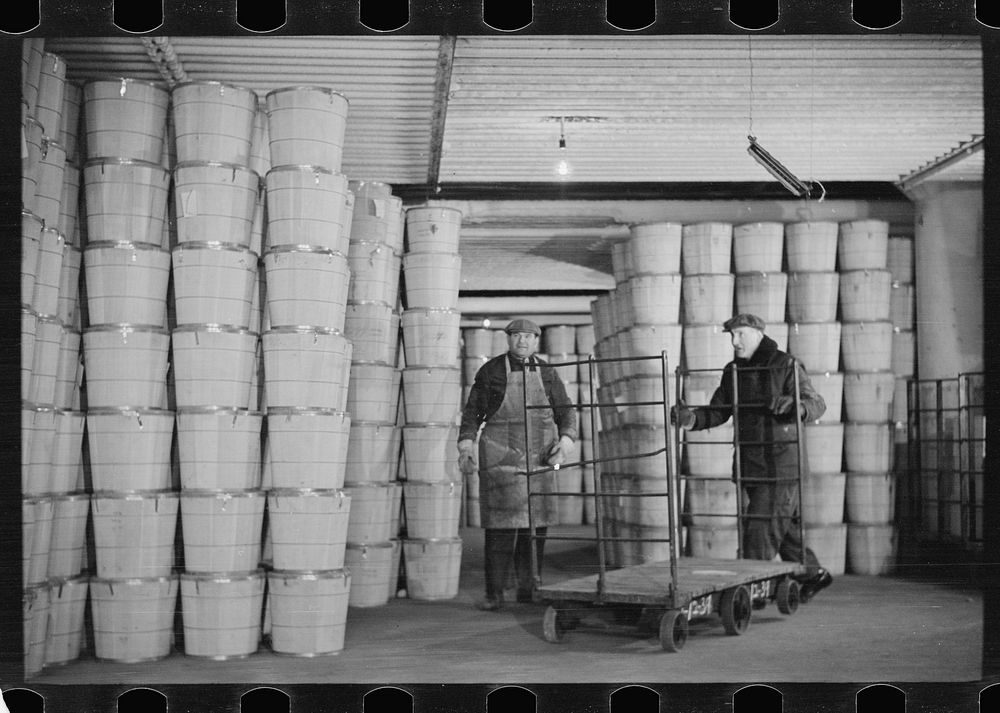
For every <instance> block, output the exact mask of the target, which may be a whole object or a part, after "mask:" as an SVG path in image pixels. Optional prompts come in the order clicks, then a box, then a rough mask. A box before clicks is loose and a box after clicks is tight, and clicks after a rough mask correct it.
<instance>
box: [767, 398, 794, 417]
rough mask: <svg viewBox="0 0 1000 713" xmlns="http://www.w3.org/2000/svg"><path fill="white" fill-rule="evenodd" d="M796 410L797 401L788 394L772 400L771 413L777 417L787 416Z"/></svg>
mask: <svg viewBox="0 0 1000 713" xmlns="http://www.w3.org/2000/svg"><path fill="white" fill-rule="evenodd" d="M793 408H795V399H794V398H792V397H791V396H788V395H786V394H781V395H779V396H775V397H774V398H773V399H771V413H773V414H774V415H775V416H785V415H787V414H790V413H791V412H792V409H793Z"/></svg>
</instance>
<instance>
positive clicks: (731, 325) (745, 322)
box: [722, 312, 767, 332]
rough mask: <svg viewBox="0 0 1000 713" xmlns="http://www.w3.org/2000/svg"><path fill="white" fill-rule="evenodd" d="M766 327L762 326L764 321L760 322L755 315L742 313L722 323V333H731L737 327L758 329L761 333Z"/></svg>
mask: <svg viewBox="0 0 1000 713" xmlns="http://www.w3.org/2000/svg"><path fill="white" fill-rule="evenodd" d="M766 326H767V325H765V324H764V320H762V319H761V318H760V317H758V316H757V315H755V314H750V313H749V312H744V313H742V314H738V315H736V316H735V317H733V318H732V319H727V320H726V321H725V322H723V323H722V331H723V332H731V331H733V330H734V329H736V328H737V327H753V328H754V329H759V330H760V331H762V332H763V331H764V328H765V327H766Z"/></svg>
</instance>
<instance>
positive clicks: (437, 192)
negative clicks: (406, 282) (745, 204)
mask: <svg viewBox="0 0 1000 713" xmlns="http://www.w3.org/2000/svg"><path fill="white" fill-rule="evenodd" d="M823 185H824V187H825V188H826V197H825V200H906V196H905V195H904V194H903V193H902V192H901V191H900V189H899V187H898V186H897V185H896V184H894V183H890V182H888V181H856V182H855V181H831V182H829V183H824V184H823ZM392 192H393V194H394V195H397V196H399V197H400V198H402V199H403V202H404V203H408V204H410V203H418V202H421V201H425V200H427V198H428V196H432V197H433V198H434V199H435V200H603V201H609V200H632V201H634V200H781V201H785V200H789V199H790V196H789V193H788V191H787V190H786V189H785V188H784V187H783V186H782V185H781V184H780V183H778V182H777V181H772V182H751V181H743V182H736V181H733V182H717V183H697V182H673V183H656V182H632V183H571V182H541V181H540V182H537V183H536V182H531V183H527V182H526V183H516V182H510V183H506V182H505V183H491V182H485V181H484V182H482V183H444V184H434V183H429V184H428V185H424V186H422V185H419V184H394V185H393V189H392Z"/></svg>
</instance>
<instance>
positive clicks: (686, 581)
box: [537, 557, 805, 607]
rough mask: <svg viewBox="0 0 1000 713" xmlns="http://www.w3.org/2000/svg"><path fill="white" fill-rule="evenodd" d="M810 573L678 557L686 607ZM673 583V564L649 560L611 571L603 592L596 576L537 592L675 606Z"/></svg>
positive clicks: (793, 567) (548, 597) (554, 597)
mask: <svg viewBox="0 0 1000 713" xmlns="http://www.w3.org/2000/svg"><path fill="white" fill-rule="evenodd" d="M804 571H805V570H804V568H803V566H802V565H801V564H798V563H796V562H768V561H762V560H721V559H708V558H695V557H682V558H680V559H678V560H677V597H676V602H677V606H678V607H685V606H687V604H688V603H689V602H691V601H692V600H693V599H697V598H699V597H704V596H705V595H706V594H713V593H715V592H720V591H722V590H724V589H729V588H730V587H735V586H738V585H740V584H749V583H751V582H756V581H760V580H768V579H774V578H777V577H783V576H788V575H798V574H801V573H802V572H804ZM670 582H671V580H670V562H647V563H645V564H639V565H632V566H629V567H622V568H621V569H613V570H608V571H607V572H605V574H604V593H603V594H601V595H599V594H598V591H597V575H596V574H593V575H588V576H586V577H577V578H575V579H568V580H565V581H562V582H557V583H554V584H547V585H543V586H540V587H538V588H537V592H538V596H539V598H540V599H541V600H543V601H554V602H558V601H563V602H568V601H574V602H595V603H596V602H606V603H609V604H610V603H614V604H642V605H647V606H663V607H669V606H670V605H671V602H670Z"/></svg>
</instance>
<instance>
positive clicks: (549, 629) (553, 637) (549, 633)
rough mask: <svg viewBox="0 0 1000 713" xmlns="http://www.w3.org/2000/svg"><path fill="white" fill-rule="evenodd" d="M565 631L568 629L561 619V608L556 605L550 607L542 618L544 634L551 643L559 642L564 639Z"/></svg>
mask: <svg viewBox="0 0 1000 713" xmlns="http://www.w3.org/2000/svg"><path fill="white" fill-rule="evenodd" d="M565 632H566V629H565V627H564V626H563V622H562V621H560V616H559V610H558V609H556V608H555V607H554V606H550V607H548V608H547V609H546V610H545V616H544V618H543V619H542V636H544V637H545V640H546V641H548V642H549V643H550V644H558V643H559V642H560V641H562V638H563V634H564V633H565Z"/></svg>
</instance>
